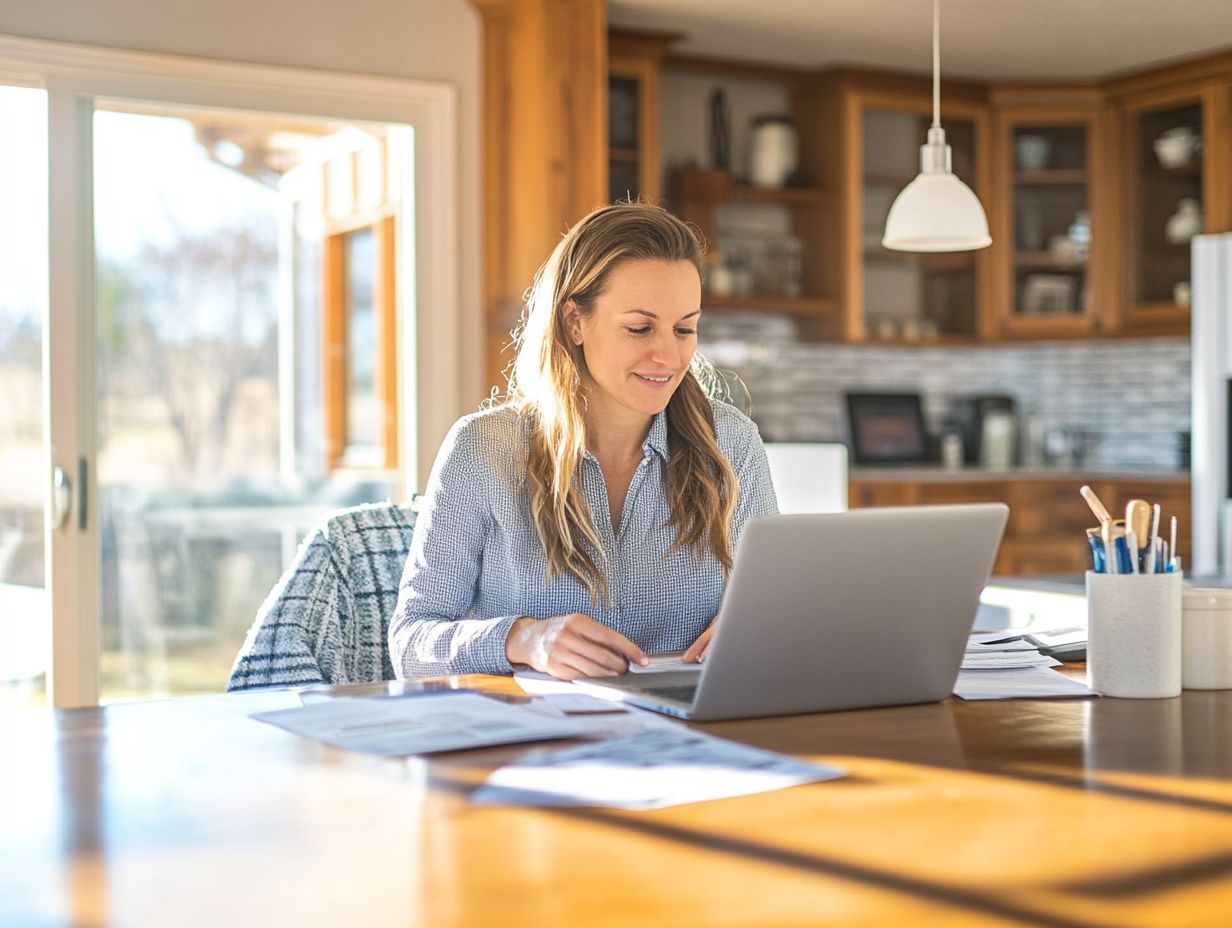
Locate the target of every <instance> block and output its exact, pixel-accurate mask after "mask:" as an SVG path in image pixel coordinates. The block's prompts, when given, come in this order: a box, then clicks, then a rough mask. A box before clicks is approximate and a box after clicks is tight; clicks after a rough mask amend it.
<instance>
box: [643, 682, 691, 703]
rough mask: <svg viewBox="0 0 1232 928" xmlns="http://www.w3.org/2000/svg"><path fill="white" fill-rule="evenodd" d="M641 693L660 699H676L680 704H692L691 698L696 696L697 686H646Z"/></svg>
mask: <svg viewBox="0 0 1232 928" xmlns="http://www.w3.org/2000/svg"><path fill="white" fill-rule="evenodd" d="M642 692H643V693H649V694H650V695H651V696H658V697H660V698H661V699H676V700H679V701H680V702H692V701H693V697H694V696H695V695H697V684H696V683H686V684H685V685H683V686H648V687H646V688H645V689H644V690H642Z"/></svg>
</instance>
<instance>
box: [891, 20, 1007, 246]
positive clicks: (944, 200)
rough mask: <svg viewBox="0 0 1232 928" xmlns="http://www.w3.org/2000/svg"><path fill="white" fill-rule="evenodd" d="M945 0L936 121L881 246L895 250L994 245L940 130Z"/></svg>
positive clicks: (937, 23)
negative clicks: (954, 164)
mask: <svg viewBox="0 0 1232 928" xmlns="http://www.w3.org/2000/svg"><path fill="white" fill-rule="evenodd" d="M940 3H941V0H933V124H932V126H931V128H929V130H928V142H927V143H926V144H924V145H921V146H920V173H919V175H917V177H916V179H915V180H913V181H912V182H911V183H909V184H908V185H907V186H906V187H904V188H903V189H902V191H901V192H900V193H899V194H898V196H897V197H896V198H895V199H894V204H893V205H892V206H891V207H890V214H889V216H887V217H886V226H885V236H884V237H883V238H882V239H881V244H882V245H884V246H885V247H886V248H891V249H893V250H894V251H973V250H975V249H976V248H987V247H988V246H989V245H991V244H992V239H991V238H989V236H988V219H987V218H986V217H985V216H984V207H983V206H981V205H980V201H979V199H978V198H977V197H976V195H975V194H974V193H973V192H972V190H971V188H970V187H968V186H967V185H966V184H964V183H963V182H962V181H961V180H959V179H958V177H957V176H955V174H954V172H953V170H952V169H951V166H950V158H951V155H950V146H949V145H947V144H946V141H945V130H944V129H942V128H941V38H940V28H941V8H940Z"/></svg>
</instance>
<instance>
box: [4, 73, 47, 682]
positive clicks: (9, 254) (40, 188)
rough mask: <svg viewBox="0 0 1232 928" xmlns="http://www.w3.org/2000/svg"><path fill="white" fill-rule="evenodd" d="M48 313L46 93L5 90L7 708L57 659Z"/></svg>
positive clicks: (5, 622) (40, 91)
mask: <svg viewBox="0 0 1232 928" xmlns="http://www.w3.org/2000/svg"><path fill="white" fill-rule="evenodd" d="M46 306H47V93H46V92H45V91H43V90H41V89H37V88H30V87H14V86H4V85H0V705H5V704H10V703H18V704H26V703H36V704H37V703H41V702H43V700H44V697H45V692H44V691H45V680H46V673H47V668H48V666H49V662H50V656H51V648H50V642H51V634H50V629H51V607H50V600H49V598H48V594H47V584H46V577H45V571H44V565H43V561H44V545H45V541H46V522H47V517H46V513H45V511H44V507H45V505H46V499H45V497H46V489H47V480H46V479H45V476H46V469H45V464H44V456H43V437H44V436H43V422H44V413H45V404H44V402H43V342H44V331H43V316H44V312H45V310H46Z"/></svg>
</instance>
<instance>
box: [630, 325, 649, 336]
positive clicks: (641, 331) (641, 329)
mask: <svg viewBox="0 0 1232 928" xmlns="http://www.w3.org/2000/svg"><path fill="white" fill-rule="evenodd" d="M625 331H626V332H628V333H629V334H630V335H649V334H650V326H648V325H642V326H637V327H636V328H634V327H631V326H626V327H625Z"/></svg>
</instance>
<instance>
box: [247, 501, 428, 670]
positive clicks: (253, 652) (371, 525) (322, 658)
mask: <svg viewBox="0 0 1232 928" xmlns="http://www.w3.org/2000/svg"><path fill="white" fill-rule="evenodd" d="M414 528H415V512H414V510H413V509H412V508H411V507H410V506H399V505H397V504H395V503H388V502H386V503H372V504H367V505H363V506H356V507H355V508H353V509H345V510H342V511H341V512H337V513H335V514H334V515H332V516H330V517H329V518H327V519H325V520H324V521H323V522H322V523H321V524H320V525H318V526H317V527H316V528H315V529H313V531H312V532H310V533H309V535H308V537H307V538H305V539H304V542H303V543H302V544H301V545H300V549H299V553H298V554H297V555H296V557H295V560H294V561H293V562H292V563H291V565H290V566H289V567H288V568H287V569H286V571H285V572H284V573H283V575H282V578H281V579H280V580H279V581H278V583H277V585H276V586H275V587H274V589H273V590H272V591H270V594H269V596H268V597H266V600H265V602H264V603H263V604H262V605H261V608H260V609H259V610H258V611H257V617H256V619H255V620H254V621H253V623H252V627H251V628H250V629H249V630H248V635H247V636H246V637H245V639H244V645H243V647H241V648H240V652H239V655H238V656H237V657H236V659H235V666H234V667H233V668H232V671H231V682H230V683H229V684H228V685H227V689H228V690H244V689H254V688H257V687H268V686H303V685H306V684H312V683H330V684H333V683H374V682H378V681H381V680H392V679H394V669H393V664H391V663H390V660H389V643H388V632H389V618H390V616H391V615H393V612H394V606H395V605H396V604H397V601H398V584H399V582H400V581H401V579H402V568H403V565H404V564H405V563H406V556H407V552H408V551H410V547H411V534H412V533H413V531H414Z"/></svg>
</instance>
